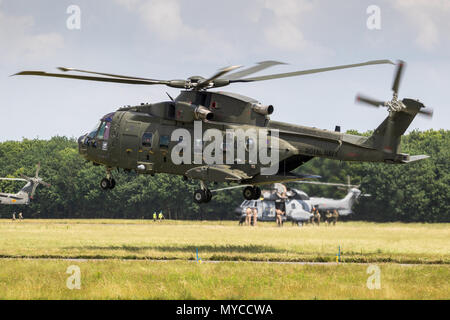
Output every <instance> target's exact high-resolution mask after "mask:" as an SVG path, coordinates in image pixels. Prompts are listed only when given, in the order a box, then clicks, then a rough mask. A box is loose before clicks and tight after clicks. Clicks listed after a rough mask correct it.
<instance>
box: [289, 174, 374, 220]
mask: <svg viewBox="0 0 450 320" xmlns="http://www.w3.org/2000/svg"><path fill="white" fill-rule="evenodd" d="M295 183H299V184H315V185H321V186H332V187H339V188H341V189H344V188H345V189H347V195H346V196H345V197H344V198H342V199H330V198H324V197H311V198H309V203H310V205H311V206H313V207H315V208H317V209H318V210H319V212H322V213H325V212H326V211H330V212H333V211H334V210H337V211H338V213H339V215H340V216H347V215H350V214H352V213H353V211H352V207H353V204H354V203H355V202H356V201H357V200H358V198H359V197H370V196H371V195H370V194H367V193H361V190H360V189H359V188H360V185H351V184H350V177H349V176H347V184H343V183H330V182H318V181H295Z"/></svg>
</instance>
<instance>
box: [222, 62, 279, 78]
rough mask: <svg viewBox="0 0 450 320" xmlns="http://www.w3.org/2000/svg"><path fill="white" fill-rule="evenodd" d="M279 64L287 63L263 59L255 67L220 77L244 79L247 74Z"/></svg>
mask: <svg viewBox="0 0 450 320" xmlns="http://www.w3.org/2000/svg"><path fill="white" fill-rule="evenodd" d="M279 64H286V63H284V62H279V61H272V60H269V61H261V62H258V63H257V64H256V66H254V67H250V68H247V69H244V70H241V71H238V72H234V73H232V74H228V75H226V76H224V77H222V78H220V79H224V80H237V79H242V78H243V77H246V76H248V75H251V74H253V73H256V72H259V71H262V70H265V69H267V68H270V67H272V66H276V65H279Z"/></svg>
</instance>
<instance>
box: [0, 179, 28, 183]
mask: <svg viewBox="0 0 450 320" xmlns="http://www.w3.org/2000/svg"><path fill="white" fill-rule="evenodd" d="M0 180H4V181H25V182H26V181H28V180H25V179H21V178H0Z"/></svg>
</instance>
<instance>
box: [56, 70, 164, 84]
mask: <svg viewBox="0 0 450 320" xmlns="http://www.w3.org/2000/svg"><path fill="white" fill-rule="evenodd" d="M58 69H59V70H61V71H63V72H71V71H74V72H82V73H89V74H96V75H100V76H107V77H112V78H121V79H135V80H147V81H160V80H155V79H148V78H140V77H130V76H123V75H119V74H112V73H103V72H96V71H89V70H80V69H75V68H66V67H58Z"/></svg>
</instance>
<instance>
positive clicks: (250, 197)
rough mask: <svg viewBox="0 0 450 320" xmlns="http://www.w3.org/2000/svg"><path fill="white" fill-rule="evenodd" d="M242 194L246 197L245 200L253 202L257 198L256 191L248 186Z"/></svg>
mask: <svg viewBox="0 0 450 320" xmlns="http://www.w3.org/2000/svg"><path fill="white" fill-rule="evenodd" d="M242 194H243V195H244V198H245V200H253V198H254V197H255V190H254V189H253V187H251V186H248V187H245V189H244V191H242Z"/></svg>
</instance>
